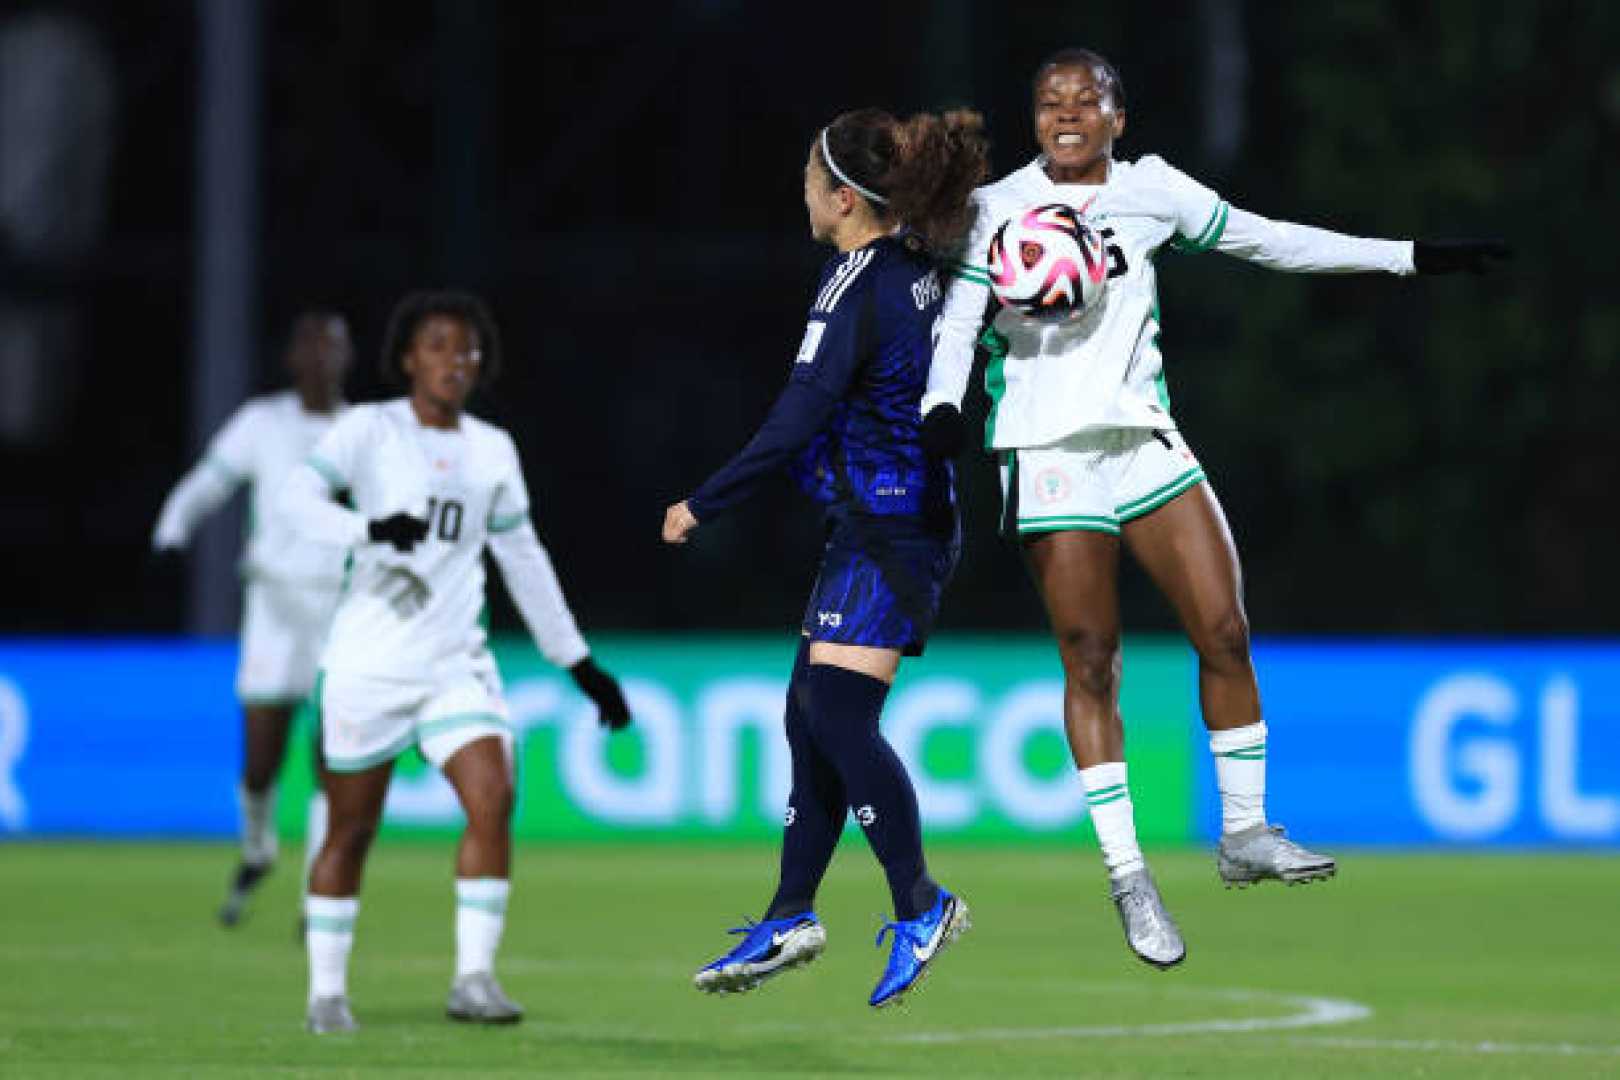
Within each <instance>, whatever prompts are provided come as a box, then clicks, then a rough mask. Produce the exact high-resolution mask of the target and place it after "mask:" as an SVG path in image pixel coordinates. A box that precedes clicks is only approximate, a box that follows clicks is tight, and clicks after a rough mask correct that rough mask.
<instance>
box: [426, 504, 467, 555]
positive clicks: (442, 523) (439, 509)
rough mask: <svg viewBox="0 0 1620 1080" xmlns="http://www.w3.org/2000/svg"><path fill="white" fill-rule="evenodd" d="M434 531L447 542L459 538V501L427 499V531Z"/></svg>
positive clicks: (453, 541) (450, 542)
mask: <svg viewBox="0 0 1620 1080" xmlns="http://www.w3.org/2000/svg"><path fill="white" fill-rule="evenodd" d="M435 523H436V524H435ZM434 532H437V533H438V534H439V539H440V540H443V541H444V542H445V543H447V544H453V543H455V542H456V541H457V540H460V539H461V503H459V502H457V501H456V500H455V499H446V500H444V502H440V501H439V500H437V499H429V500H428V533H429V534H430V535H431V534H432V533H434Z"/></svg>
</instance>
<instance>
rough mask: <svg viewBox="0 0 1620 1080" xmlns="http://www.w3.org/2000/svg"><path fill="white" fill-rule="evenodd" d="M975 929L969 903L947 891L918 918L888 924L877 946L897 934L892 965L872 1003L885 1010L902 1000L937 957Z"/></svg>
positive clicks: (891, 956) (890, 951) (892, 953)
mask: <svg viewBox="0 0 1620 1080" xmlns="http://www.w3.org/2000/svg"><path fill="white" fill-rule="evenodd" d="M972 927H973V923H972V921H971V920H970V919H969V918H968V908H967V904H966V903H964V902H963V901H962V898H961V897H959V896H953V895H951V894H950V893H948V892H946V891H945V890H944V889H940V890H939V896H938V898H936V899H935V900H934V906H933V907H931V908H929V909H928V910H927V911H925V912H923V913H922V914H921V915H919V916H917V917H916V918H915V919H902V920H900V921H898V922H892V923H886V924H885V925H884V927H883V929H882V930H879V931H878V936H877V944H879V945H882V944H883V935H885V934H887V933H888V932H889V931H891V930H892V931H894V942H893V944H892V946H891V947H890V949H889V966H888V967H886V968H884V969H883V978H881V979H879V980H878V984H877V988H876V989H874V990H873V991H872V997H871V1000H870V1001H869V1002H868V1004H870V1005H871V1006H872V1007H873V1008H874V1009H881V1008H883V1006H885V1005H893V1004H895V1003H896V1002H898V1001H900V1000H901V999H902V998H904V997H905V996H906V994H907V993H908V992H910V991H911V990H912V988H913V987H915V986H916V985H917V984H918V983H920V982H922V979H923V976H924V975H926V974H928V968H929V965H930V964H932V963H933V961H934V957H936V956H938V955H939V954H940V952H941V951H942V950H944V948H945V946H947V945H949V944H950V943H951V942H953V941H955V940H956V939H957V938H959V937H961V936H962V935H963V934H964V933H966V932H967V931H968V930H970V929H972Z"/></svg>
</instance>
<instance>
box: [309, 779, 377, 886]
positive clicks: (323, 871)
mask: <svg viewBox="0 0 1620 1080" xmlns="http://www.w3.org/2000/svg"><path fill="white" fill-rule="evenodd" d="M393 774H394V763H393V762H392V761H388V762H384V763H383V764H381V765H378V766H375V767H374V768H370V769H367V770H365V771H364V772H354V773H344V772H330V771H329V772H327V774H326V805H327V826H326V843H324V844H322V845H321V853H320V854H319V855H317V856H315V865H314V867H313V868H312V869H311V870H310V874H309V893H310V895H311V896H355V895H357V894H358V893H359V892H360V878H361V874H362V872H363V871H364V869H365V863H366V855H367V854H368V853H369V852H370V850H371V842H372V840H374V839H375V838H376V836H377V825H378V823H379V822H381V821H382V810H383V799H384V798H385V797H386V796H387V795H388V781H389V779H390V778H391V777H392V776H393Z"/></svg>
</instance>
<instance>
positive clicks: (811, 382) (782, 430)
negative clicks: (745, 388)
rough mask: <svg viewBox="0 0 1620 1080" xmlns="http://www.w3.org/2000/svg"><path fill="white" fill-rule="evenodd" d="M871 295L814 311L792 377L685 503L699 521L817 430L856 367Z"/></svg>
mask: <svg viewBox="0 0 1620 1080" xmlns="http://www.w3.org/2000/svg"><path fill="white" fill-rule="evenodd" d="M870 301H871V294H870V292H868V291H866V290H862V291H861V292H860V293H858V294H857V295H855V296H851V297H847V298H845V302H844V303H843V304H840V305H838V306H837V307H836V308H835V309H834V310H833V311H829V312H825V313H823V312H820V311H814V312H813V313H812V315H811V318H810V322H809V324H808V325H807V326H806V327H805V330H804V340H803V341H802V342H801V343H800V345H799V353H798V355H797V356H796V357H795V358H794V361H793V374H792V375H791V376H790V377H789V379H788V384H787V386H786V387H784V388H783V390H782V394H781V396H780V397H778V398H777V399H776V404H774V405H772V406H771V411H770V414H769V415H768V416H766V418H765V423H764V424H762V425H761V426H760V429H759V431H758V432H756V433H755V435H754V437H753V438H752V439H750V440H748V445H747V446H745V447H743V449H742V452H741V453H739V454H738V455H737V456H736V457H734V458H732V459H731V460H730V461H728V462H727V463H726V464H725V466H724V467H722V468H721V469H720V471H719V472H717V473H715V474H714V475H713V476H711V477H709V479H708V480H706V481H705V482H704V484H703V486H702V487H700V488H698V490H697V492H696V494H694V495H693V496H692V497H691V498H689V499H687V500H686V503H687V506H688V508H690V509H691V511H692V513H693V515H694V516H695V517H696V518H697V519H698V520H699V521H707V520H709V519H710V518H712V517H714V516H715V515H716V514H720V513H723V512H724V511H726V510H729V509H730V508H731V507H733V506H736V505H737V504H738V503H740V502H743V501H744V500H745V499H747V498H748V497H749V496H751V495H753V494H754V492H755V491H756V490H757V489H758V488H759V484H760V481H762V480H763V479H764V478H765V477H766V476H767V475H769V474H770V473H772V472H774V471H775V470H777V469H780V468H782V467H783V466H784V465H786V464H787V463H788V462H789V461H791V460H792V459H793V456H794V455H795V454H797V453H798V452H799V451H800V450H802V449H804V448H805V447H806V446H808V445H809V443H810V440H811V439H812V438H814V437H815V434H816V432H818V431H820V430H821V428H822V425H823V424H825V423H826V422H827V417H828V416H830V415H831V414H832V411H833V407H834V406H835V405H837V404H838V402H839V400H840V399H841V398H842V397H843V396H844V394H845V392H846V391H847V390H848V389H849V386H850V383H852V382H853V381H854V379H855V373H856V371H857V370H858V369H859V367H860V361H861V352H862V348H861V347H862V343H863V339H864V338H865V336H866V332H867V326H866V322H867V318H868V313H869V311H870Z"/></svg>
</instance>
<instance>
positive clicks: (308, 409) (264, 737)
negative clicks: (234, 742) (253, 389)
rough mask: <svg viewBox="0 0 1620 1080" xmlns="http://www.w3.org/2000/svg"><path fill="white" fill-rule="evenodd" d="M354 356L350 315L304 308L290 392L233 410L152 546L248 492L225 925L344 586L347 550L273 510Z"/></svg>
mask: <svg viewBox="0 0 1620 1080" xmlns="http://www.w3.org/2000/svg"><path fill="white" fill-rule="evenodd" d="M352 356H353V349H352V347H351V345H350V340H349V324H348V323H347V322H346V321H345V320H344V318H343V316H341V315H335V314H331V313H328V312H306V313H304V314H302V315H300V316H299V317H298V318H297V319H296V320H294V322H293V326H292V331H291V337H290V340H289V342H288V346H287V352H286V364H287V370H288V371H289V372H290V373H291V375H292V377H293V389H291V390H285V391H282V392H281V393H278V394H268V395H266V396H264V397H256V398H253V399H252V400H250V401H248V402H247V403H246V404H244V405H243V406H242V407H241V408H239V409H238V410H236V412H235V413H234V414H233V415H232V416H231V418H230V419H229V420H228V421H226V423H225V426H224V427H223V428H221V429H220V431H219V433H218V434H216V435H215V436H214V438H213V440H212V441H211V442H210V443H209V445H208V450H207V452H206V453H205V454H204V455H203V458H202V460H201V461H200V462H198V464H197V465H196V466H195V467H194V468H192V470H191V471H190V472H188V473H187V474H186V475H185V476H184V477H183V478H181V480H180V482H179V483H178V484H176V485H175V487H174V490H173V491H171V492H170V493H169V496H168V498H167V499H166V500H165V501H164V504H163V510H162V512H161V513H160V514H159V515H158V521H157V526H156V527H155V528H154V529H153V532H152V547H153V548H154V549H155V550H158V551H179V550H181V549H183V548H185V547H186V545H187V544H188V543H190V540H191V536H192V534H193V533H194V532H195V531H196V528H197V526H198V525H199V524H200V523H201V521H202V520H203V519H204V518H206V517H207V516H208V515H210V514H212V513H213V512H214V511H215V510H217V509H219V507H220V506H222V505H224V503H225V502H226V500H228V499H229V498H230V496H231V493H232V492H234V491H235V490H236V489H237V487H238V486H240V485H242V484H247V485H248V486H249V488H250V491H249V496H248V497H249V500H250V502H249V509H248V521H249V528H248V536H247V543H246V551H245V552H244V555H243V558H242V576H243V578H244V579H245V581H246V593H245V596H244V601H243V610H242V644H241V659H240V663H239V666H238V668H237V678H236V692H237V696H238V697H239V698H240V700H241V702H242V711H243V716H244V734H245V739H244V744H245V751H244V755H243V763H242V778H241V783H240V785H239V787H238V789H237V793H238V798H239V802H240V806H241V815H242V841H241V858H240V861H239V863H238V865H237V868H236V870H235V872H234V873H233V875H232V879H231V887H230V892H229V895H228V896H227V897H226V900H225V903H224V905H223V906H222V907H221V908H220V910H219V918H220V921H221V922H223V923H224V924H225V925H226V926H233V925H235V924H236V922H237V921H238V920H239V919H240V918H241V916H242V911H243V908H244V905H245V904H246V902H247V898H248V896H249V894H250V893H251V892H252V891H253V890H254V888H256V887H257V886H258V884H259V883H260V882H261V881H262V880H263V879H264V876H265V875H266V874H267V873H268V872H269V870H270V867H271V865H272V864H273V863H274V861H275V858H276V832H275V782H276V776H277V774H279V773H280V772H281V763H282V760H283V759H284V758H285V756H286V751H287V733H288V730H289V728H290V727H291V723H292V716H293V710H294V709H295V708H296V707H297V705H298V703H299V702H301V701H303V700H304V699H305V698H306V697H308V696H309V692H310V689H311V688H312V687H313V686H314V684H315V666H316V659H317V656H318V654H319V652H320V647H321V642H322V641H324V640H325V635H326V626H327V623H328V622H329V621H330V620H331V617H332V611H333V609H334V608H335V607H336V606H337V597H338V587H339V585H340V584H341V583H342V580H343V559H344V551H343V549H342V548H341V547H337V546H334V545H332V544H323V543H320V542H318V541H311V540H307V539H304V538H302V537H300V536H298V535H296V534H295V533H293V532H292V531H291V530H290V529H289V528H288V527H287V525H286V524H285V523H284V522H282V521H280V520H279V519H278V517H277V515H276V514H275V513H274V512H273V506H272V500H273V499H274V497H275V493H276V491H277V489H278V488H279V487H280V486H281V482H282V480H283V479H285V478H286V476H287V474H288V473H289V472H290V471H291V470H292V469H294V468H295V467H297V466H298V465H300V464H302V462H303V461H304V459H305V458H306V457H308V456H309V451H310V449H311V448H312V447H313V446H314V445H315V443H316V441H317V440H319V439H320V437H321V436H322V435H324V434H326V431H327V429H328V428H329V427H331V425H332V423H333V421H335V420H336V419H337V417H338V416H339V415H341V414H342V412H343V410H344V408H345V407H346V406H345V404H344V402H343V378H344V376H345V374H346V373H347V372H348V369H349V364H350V361H351V359H352ZM316 798H317V802H316V803H315V805H312V807H311V812H310V822H311V828H312V829H313V830H315V831H317V832H318V831H319V828H320V824H321V821H322V820H323V818H324V807H323V806H322V805H321V804H320V802H319V799H320V797H319V796H318V795H317V797H316Z"/></svg>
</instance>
